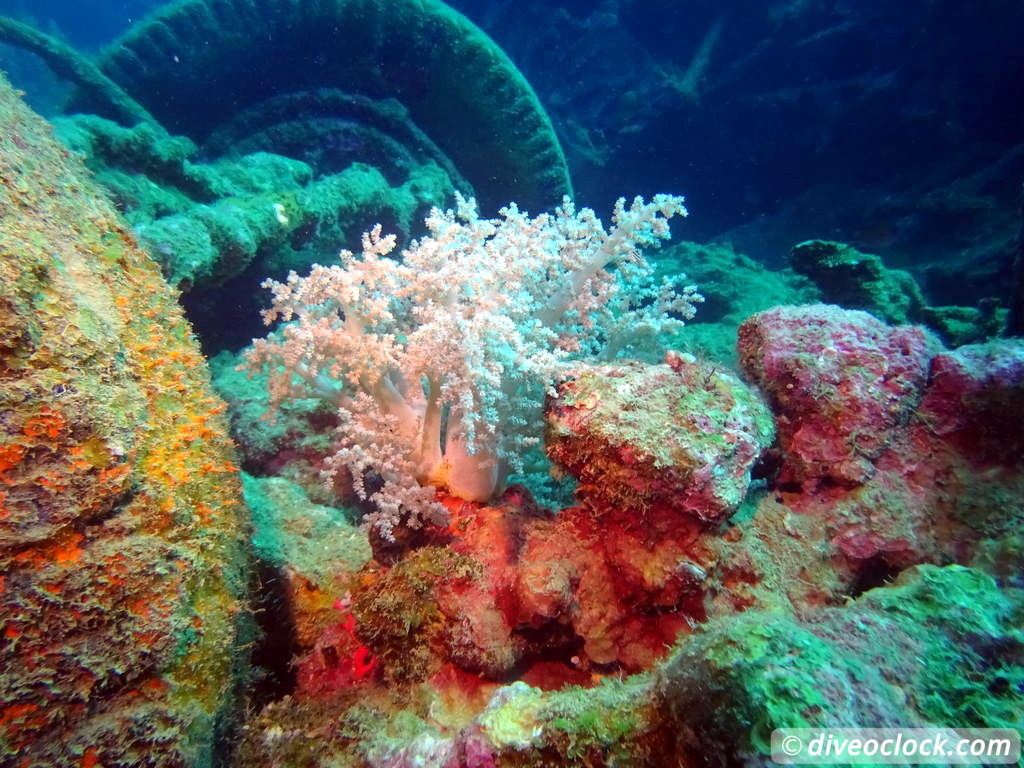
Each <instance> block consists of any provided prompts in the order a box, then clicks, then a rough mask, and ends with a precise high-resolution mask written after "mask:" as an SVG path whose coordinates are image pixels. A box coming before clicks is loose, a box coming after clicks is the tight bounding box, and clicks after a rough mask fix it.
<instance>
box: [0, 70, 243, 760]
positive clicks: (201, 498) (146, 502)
mask: <svg viewBox="0 0 1024 768" xmlns="http://www.w3.org/2000/svg"><path fill="white" fill-rule="evenodd" d="M0 181H2V187H0V308H2V311H0V573H2V574H3V575H2V577H0V597H2V600H3V609H2V618H0V634H2V637H3V641H2V644H0V764H3V765H14V764H15V762H14V760H15V755H17V757H18V760H19V762H18V763H16V764H17V765H33V766H41V765H96V766H98V765H103V766H104V767H105V768H113V767H114V766H135V765H141V764H145V765H154V766H155V765H166V766H186V765H187V766H201V765H209V764H211V760H212V752H213V746H212V745H213V741H214V738H215V736H216V734H217V733H218V732H219V731H221V730H223V729H224V728H226V727H228V726H230V725H231V722H232V717H233V714H234V713H233V707H234V705H235V704H236V703H237V698H236V691H235V680H234V672H235V668H236V666H237V665H238V663H239V662H238V659H239V652H238V649H237V645H238V638H237V635H238V633H239V617H240V616H242V615H244V614H243V613H242V612H241V611H240V608H241V604H240V598H241V597H242V596H243V593H244V589H245V579H246V573H245V558H244V555H243V553H242V550H241V549H240V548H239V544H240V542H241V540H242V535H241V534H242V531H243V522H242V521H243V516H242V514H241V513H242V506H241V502H240V499H241V494H240V488H239V483H238V479H237V475H236V467H235V465H234V462H235V457H234V451H233V448H232V446H231V443H230V441H229V439H228V438H227V435H226V431H225V423H224V418H223V416H221V415H220V414H221V411H222V410H223V405H222V404H221V402H220V401H219V400H218V399H217V398H216V397H215V396H214V395H213V392H212V390H211V388H210V384H209V376H208V373H207V371H206V367H205V364H204V361H203V359H202V357H201V355H200V354H199V352H198V349H197V345H196V343H195V340H194V339H193V337H192V334H191V331H190V328H189V325H188V323H187V322H186V321H185V320H184V318H183V316H182V313H181V311H180V309H179V308H178V306H177V304H176V302H175V296H174V294H173V293H172V292H171V290H170V289H169V288H168V286H167V284H166V283H165V282H164V281H163V279H162V278H161V276H160V272H159V269H158V268H157V266H156V265H155V264H154V263H153V262H152V261H151V260H150V258H149V257H148V256H147V255H146V254H145V253H144V252H143V251H142V250H141V249H140V248H139V247H138V246H137V244H136V242H135V240H134V238H133V237H132V235H131V234H130V233H129V232H128V231H127V230H126V225H125V224H124V222H123V221H122V220H121V219H120V218H119V217H118V215H117V213H116V212H115V211H114V209H113V207H112V206H111V205H110V203H109V202H107V201H106V200H105V199H104V198H103V197H102V196H101V195H100V194H99V192H98V191H97V189H96V187H95V185H94V183H93V182H92V180H91V179H90V177H89V174H88V173H87V172H86V170H85V168H84V167H83V166H82V164H81V162H80V161H79V160H78V159H77V158H75V157H74V156H72V155H70V154H69V153H68V152H67V151H66V150H65V149H63V148H62V147H61V146H60V145H59V144H58V143H57V142H56V141H55V140H54V139H53V137H52V135H51V129H50V127H49V126H47V125H46V124H45V123H44V122H43V121H42V120H41V119H40V118H39V117H37V116H35V115H33V114H32V113H31V112H30V111H29V110H28V109H27V108H26V107H25V106H24V105H23V104H22V103H21V102H20V100H19V99H18V97H17V96H16V94H15V93H14V91H13V90H12V89H11V88H10V87H9V86H8V85H7V83H6V81H0Z"/></svg>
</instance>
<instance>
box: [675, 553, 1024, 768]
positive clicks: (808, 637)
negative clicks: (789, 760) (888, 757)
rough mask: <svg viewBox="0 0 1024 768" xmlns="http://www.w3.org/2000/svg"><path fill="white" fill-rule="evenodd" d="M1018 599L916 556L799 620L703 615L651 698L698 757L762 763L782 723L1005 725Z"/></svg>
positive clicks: (1017, 705) (1013, 683)
mask: <svg viewBox="0 0 1024 768" xmlns="http://www.w3.org/2000/svg"><path fill="white" fill-rule="evenodd" d="M1022 610H1024V603H1022V601H1021V595H1020V594H1019V592H1018V593H1015V592H1009V591H1008V592H1003V591H1000V590H999V589H998V588H997V586H996V584H995V582H994V581H993V580H992V579H991V578H990V577H989V576H987V575H985V574H983V573H981V572H980V571H975V570H972V569H969V568H963V567H960V566H949V567H947V568H937V567H935V566H920V567H917V568H914V569H911V570H909V571H907V572H905V573H904V574H903V575H902V576H901V577H900V578H899V580H898V581H897V582H896V583H895V584H893V585H892V586H890V587H883V588H879V589H875V590H872V591H870V592H867V593H865V594H864V595H863V596H862V597H861V598H860V599H859V600H857V601H856V602H855V603H852V604H850V605H849V606H846V607H845V608H833V609H826V610H822V611H818V612H815V613H811V614H809V615H808V616H807V617H806V618H805V619H803V620H796V619H793V618H789V617H784V616H781V615H773V614H765V613H754V612H751V613H745V614H740V615H737V616H734V617H729V618H725V619H722V620H720V621H717V622H712V623H709V624H708V625H707V627H706V628H705V630H704V631H702V632H701V633H699V634H698V635H695V636H694V637H692V638H690V639H689V640H688V641H686V642H684V643H683V644H682V645H681V646H680V648H679V650H678V651H677V653H676V654H675V656H673V658H672V659H671V660H670V661H669V662H668V663H667V664H666V666H665V667H664V669H662V670H661V671H660V672H659V673H658V674H659V678H660V682H659V685H658V687H659V698H660V699H661V700H662V702H663V703H664V704H665V705H666V706H667V708H668V709H669V710H670V712H671V715H670V719H671V720H673V721H675V722H678V723H681V724H685V726H686V727H685V728H680V729H679V731H678V732H679V734H680V738H679V747H680V749H679V752H680V754H681V755H688V756H690V757H693V758H694V759H696V758H697V757H698V756H701V757H702V758H703V762H702V764H704V765H733V764H735V763H736V761H737V760H739V761H741V762H744V763H745V764H747V765H769V764H772V763H771V761H770V757H769V754H770V739H771V732H772V730H773V729H775V728H783V727H789V728H801V727H927V726H948V727H976V728H1012V727H1018V726H1019V725H1020V723H1021V722H1024V634H1022V632H1021V630H1020V622H1021V616H1022Z"/></svg>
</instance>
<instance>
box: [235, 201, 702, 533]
mask: <svg viewBox="0 0 1024 768" xmlns="http://www.w3.org/2000/svg"><path fill="white" fill-rule="evenodd" d="M677 214H680V215H685V214H686V209H685V208H684V207H683V200H682V198H680V197H672V196H668V195H659V196H657V197H655V198H654V200H652V201H651V202H650V203H644V201H643V200H641V199H640V198H636V199H635V200H634V201H633V203H632V205H631V206H630V207H628V208H627V207H626V205H625V201H623V200H620V201H619V202H618V203H617V205H616V207H615V211H614V213H613V216H612V228H611V229H610V230H608V231H606V230H605V228H604V226H603V225H602V224H601V222H600V220H599V219H598V218H597V217H596V216H595V215H594V213H593V212H592V211H590V210H589V209H586V208H585V209H583V210H581V211H579V212H576V211H575V209H574V208H573V206H572V203H571V202H570V201H569V200H568V198H567V199H566V200H565V201H564V202H563V205H562V206H561V207H560V208H559V209H558V210H556V211H555V212H554V213H553V214H541V215H539V216H536V217H534V218H530V217H529V216H528V215H526V214H524V213H522V212H520V211H519V210H518V208H516V206H515V205H510V206H509V207H507V208H504V209H502V211H501V212H500V218H498V219H481V218H479V216H478V214H477V210H476V205H475V202H474V201H473V200H471V199H470V200H467V199H464V198H462V197H461V196H458V197H457V207H456V209H455V210H454V211H451V210H449V211H444V212H442V211H440V210H438V209H434V210H433V211H432V212H431V214H430V216H429V217H428V218H427V220H426V226H427V230H428V232H429V235H428V236H427V237H424V238H423V239H421V240H419V241H416V242H413V243H412V244H411V245H410V247H409V248H408V249H406V250H405V251H404V252H403V253H402V258H401V260H400V261H398V260H394V259H392V258H390V257H389V254H390V252H391V251H392V250H393V249H394V247H395V239H394V237H393V236H388V237H383V236H381V230H380V226H379V225H378V226H377V227H375V228H374V229H373V230H372V231H371V232H369V233H367V234H366V235H364V236H363V243H362V246H363V247H362V253H361V254H360V255H358V256H357V255H355V254H353V253H351V252H348V251H343V252H342V254H341V258H340V264H339V265H338V266H332V267H322V266H314V267H313V268H312V270H311V272H310V274H309V276H308V277H305V278H301V277H298V276H297V275H296V274H295V273H294V272H293V273H291V274H290V275H289V276H288V279H287V281H286V282H284V283H278V282H274V281H267V283H265V285H266V286H267V287H269V288H270V289H271V291H272V294H273V303H272V307H271V309H270V310H268V311H267V312H265V313H264V320H265V321H266V322H267V323H268V324H270V323H272V322H274V321H275V320H277V319H282V320H285V321H292V320H294V322H291V323H289V324H287V325H285V326H284V328H283V329H282V330H281V331H280V332H278V333H277V334H275V335H273V336H271V337H270V338H269V339H266V340H259V341H256V342H255V343H254V346H253V348H252V349H251V350H250V352H249V353H248V355H247V358H248V363H249V365H250V367H252V368H253V369H261V368H267V369H268V370H269V373H270V382H271V384H270V386H271V394H272V397H273V399H274V400H275V401H276V402H280V401H281V400H283V399H285V398H287V397H292V396H304V397H308V396H309V395H310V394H315V395H317V396H319V397H324V398H328V399H330V400H331V401H332V402H334V403H335V404H336V405H337V406H338V408H339V410H340V412H341V413H340V415H341V419H342V426H341V428H340V430H339V444H338V448H337V453H336V454H335V456H334V457H333V459H332V462H331V464H330V466H331V468H333V469H341V468H342V467H344V468H347V469H348V470H349V471H350V472H351V474H352V476H353V478H354V479H355V482H356V486H355V487H356V489H357V491H358V492H359V493H360V495H362V496H363V497H364V498H369V499H370V500H372V501H373V502H374V503H375V509H376V511H375V512H374V513H372V514H371V515H370V517H369V520H368V522H369V523H370V524H371V525H374V526H375V527H376V528H377V529H378V530H379V531H380V532H381V533H382V534H383V535H385V536H388V537H390V535H391V531H392V530H393V528H394V526H395V525H396V524H398V523H399V522H400V521H401V520H403V519H404V520H405V521H406V523H408V524H411V525H418V524H420V523H421V522H422V521H423V520H430V521H440V520H442V519H443V517H444V510H443V507H442V506H441V505H440V504H438V503H437V502H436V501H435V500H434V488H435V487H438V488H444V489H445V490H446V491H447V492H449V493H450V494H452V495H455V496H459V497H461V498H464V499H467V500H470V501H487V500H488V499H490V498H492V497H493V495H494V494H495V493H497V492H498V491H499V490H500V488H501V485H502V482H503V479H504V476H505V468H506V466H507V465H508V464H512V465H513V466H515V465H516V463H517V460H518V457H519V455H520V452H521V450H522V448H523V447H524V446H525V445H528V444H531V443H536V442H537V440H538V436H539V434H540V415H541V414H540V406H541V400H542V398H543V393H544V391H545V389H546V388H547V387H548V386H549V385H550V382H551V380H552V378H553V377H554V376H555V374H556V372H557V370H558V368H559V366H560V365H561V364H562V363H564V362H565V361H566V360H567V359H570V358H578V357H579V356H581V355H583V354H587V355H590V354H596V353H600V352H601V351H602V347H604V348H605V349H604V351H605V353H606V354H607V353H609V350H610V354H611V355H612V356H614V354H616V353H618V352H619V351H620V350H622V349H626V348H627V347H628V345H629V337H630V335H631V334H632V335H635V332H636V331H640V332H651V331H652V330H657V329H661V328H664V327H665V326H672V325H678V324H680V323H681V322H682V321H681V319H680V318H686V319H688V318H689V317H691V316H692V315H693V304H694V303H695V302H697V301H700V300H701V297H700V296H699V294H697V293H696V291H695V289H694V288H693V287H692V286H686V287H684V288H682V289H681V290H679V291H677V292H673V291H672V290H671V286H662V287H661V288H659V289H652V288H651V286H650V284H649V283H650V280H649V278H650V274H651V270H650V268H649V267H648V265H647V264H646V262H645V261H644V260H643V259H642V257H641V256H640V253H639V249H640V248H641V247H644V246H657V245H658V244H659V243H660V241H662V240H664V239H666V238H667V237H668V236H669V229H668V223H667V219H668V218H670V217H671V216H674V215H677ZM669 312H672V313H673V315H672V316H670V315H669ZM368 473H372V474H374V475H375V476H376V477H375V484H374V486H373V488H374V489H373V490H370V489H368V488H367V487H366V486H365V485H364V484H363V480H364V476H365V475H366V474H368Z"/></svg>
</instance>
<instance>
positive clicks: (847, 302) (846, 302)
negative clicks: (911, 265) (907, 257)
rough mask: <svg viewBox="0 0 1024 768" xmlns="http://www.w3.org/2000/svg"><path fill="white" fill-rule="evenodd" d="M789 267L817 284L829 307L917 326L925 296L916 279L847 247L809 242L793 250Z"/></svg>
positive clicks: (893, 322)
mask: <svg viewBox="0 0 1024 768" xmlns="http://www.w3.org/2000/svg"><path fill="white" fill-rule="evenodd" d="M789 258H790V263H791V264H792V266H793V269H795V270H796V271H797V272H798V273H800V274H801V275H805V276H807V277H809V278H810V279H811V280H813V281H814V283H815V285H817V286H818V288H820V289H821V292H822V297H823V299H824V300H825V301H826V302H827V303H829V304H839V305H840V306H842V307H845V308H846V309H862V310H864V311H866V312H870V313H871V314H872V315H874V316H875V317H877V318H879V319H880V320H883V321H885V322H887V323H892V324H893V325H899V324H902V323H912V322H918V321H920V319H921V316H922V311H923V309H924V306H925V302H924V296H922V295H921V289H920V288H918V286H917V281H916V280H914V278H913V276H912V275H911V274H910V273H909V272H906V271H905V270H902V269H889V268H887V267H886V266H885V265H884V264H883V263H882V260H881V259H880V258H878V257H877V256H875V255H874V254H870V253H861V252H860V251H858V250H857V249H856V248H853V247H852V246H849V245H845V244H844V243H833V242H830V241H828V240H808V241H807V242H804V243H799V244H798V245H795V246H794V247H793V250H792V252H791V253H790V256H789Z"/></svg>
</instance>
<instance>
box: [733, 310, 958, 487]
mask: <svg viewBox="0 0 1024 768" xmlns="http://www.w3.org/2000/svg"><path fill="white" fill-rule="evenodd" d="M937 348H938V342H937V341H934V340H932V339H930V338H929V337H928V335H927V333H926V331H924V330H923V329H921V328H919V327H914V326H902V327H899V328H890V327H889V326H887V325H885V324H884V323H882V322H881V321H880V320H877V319H875V318H874V317H872V316H871V315H869V314H867V313H866V312H855V311H847V310H843V309H840V308H839V307H830V306H825V305H817V306H805V307H777V308H775V309H771V310H768V311H767V312H760V313H758V314H756V315H754V316H753V317H751V318H749V319H748V320H747V321H746V322H744V323H743V325H741V326H740V330H739V354H740V360H741V364H742V366H743V369H744V371H745V372H746V373H747V375H749V376H750V377H751V379H752V380H753V381H754V382H755V383H757V385H758V386H760V387H761V388H762V389H764V390H765V392H767V394H768V396H769V398H770V400H771V404H772V410H773V411H774V413H775V415H776V418H777V421H778V429H779V447H780V449H781V450H782V451H783V452H784V454H785V458H786V460H785V463H784V464H783V468H782V473H781V475H780V477H779V483H780V484H781V485H787V484H795V485H799V486H801V487H804V486H806V488H807V489H808V490H814V489H815V488H816V487H817V486H819V485H822V484H825V485H829V484H832V485H843V486H852V485H856V484H858V483H861V482H863V481H864V480H866V479H867V478H868V477H870V476H871V474H872V473H873V471H874V462H875V460H876V459H877V458H878V457H879V456H880V455H881V454H882V452H883V451H884V450H885V449H886V447H887V446H888V445H889V443H890V442H891V440H892V439H893V436H894V434H895V433H896V432H897V431H898V430H899V429H901V428H902V427H903V426H905V425H906V423H907V421H908V419H909V417H910V415H911V414H912V413H913V411H914V408H915V407H916V406H917V403H918V402H919V400H920V398H921V393H922V391H923V388H924V385H925V383H926V381H927V377H928V361H929V359H930V357H931V355H932V353H933V352H934V351H936V350H937Z"/></svg>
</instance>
